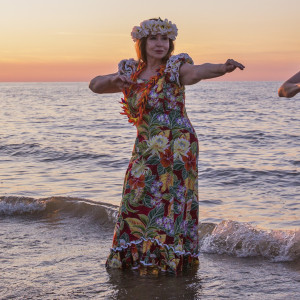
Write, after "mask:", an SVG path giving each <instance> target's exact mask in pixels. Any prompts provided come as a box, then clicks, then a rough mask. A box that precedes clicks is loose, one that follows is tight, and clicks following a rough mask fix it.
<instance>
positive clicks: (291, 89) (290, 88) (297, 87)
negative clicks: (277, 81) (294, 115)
mask: <svg viewBox="0 0 300 300" xmlns="http://www.w3.org/2000/svg"><path fill="white" fill-rule="evenodd" d="M299 92H300V72H298V73H297V74H295V75H294V76H292V77H291V78H290V79H288V80H287V81H286V82H285V83H284V84H283V85H282V86H281V87H280V88H279V90H278V96H279V97H286V98H292V97H294V96H295V95H296V94H298V93H299Z"/></svg>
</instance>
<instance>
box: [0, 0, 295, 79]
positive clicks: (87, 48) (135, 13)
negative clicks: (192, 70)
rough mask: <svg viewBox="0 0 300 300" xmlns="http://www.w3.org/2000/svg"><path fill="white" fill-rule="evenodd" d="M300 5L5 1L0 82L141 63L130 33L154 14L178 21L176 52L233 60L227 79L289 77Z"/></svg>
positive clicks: (270, 1) (201, 59)
mask: <svg viewBox="0 0 300 300" xmlns="http://www.w3.org/2000/svg"><path fill="white" fill-rule="evenodd" d="M299 12H300V1H299V0H210V1H208V0H205V1H202V0H197V1H196V0H182V1H179V0H173V1H169V0H164V1H162V0H151V1H142V0H140V1H137V0H110V1H109V0H51V1H50V0H0V36H1V39H0V81H89V80H90V79H91V78H92V77H94V76H96V75H99V74H106V73H113V72H115V71H116V70H117V64H118V62H119V61H120V60H121V59H123V58H131V57H133V58H135V57H136V56H135V50H134V43H133V41H132V40H131V36H130V32H131V29H132V27H133V26H135V25H139V23H140V22H141V21H142V20H145V19H149V18H152V17H159V16H160V17H161V18H163V19H164V18H168V19H169V20H171V21H172V22H173V23H176V25H177V27H178V29H179V35H178V38H177V39H176V43H175V54H176V53H180V52H186V53H188V54H189V55H190V56H191V57H192V58H193V60H194V62H195V63H196V64H202V63H205V62H211V63H223V62H225V61H226V59H227V58H233V59H236V60H238V61H240V62H242V63H243V64H244V65H245V66H246V69H245V70H244V71H243V72H241V71H236V72H234V73H232V74H227V75H226V76H224V77H222V80H280V81H281V80H285V79H287V78H288V77H290V76H292V75H293V74H294V73H296V72H298V71H299V70H300V38H299V36H300V35H299V28H300V17H299Z"/></svg>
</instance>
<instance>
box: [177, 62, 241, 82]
mask: <svg viewBox="0 0 300 300" xmlns="http://www.w3.org/2000/svg"><path fill="white" fill-rule="evenodd" d="M236 68H239V69H240V70H244V68H245V67H244V66H243V65H242V64H240V63H239V62H237V61H235V60H233V59H228V60H227V61H226V63H225V64H210V63H206V64H203V65H191V64H188V63H185V64H183V65H182V66H181V68H180V70H179V74H180V82H181V84H182V85H191V84H195V83H197V82H199V81H200V80H203V79H210V78H215V77H219V76H223V75H224V74H226V73H230V72H232V71H234V70H235V69H236Z"/></svg>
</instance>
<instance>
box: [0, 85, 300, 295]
mask: <svg viewBox="0 0 300 300" xmlns="http://www.w3.org/2000/svg"><path fill="white" fill-rule="evenodd" d="M280 84H281V83H280V82H215V81H204V82H200V83H198V84H196V85H194V86H188V87H186V108H187V112H188V115H189V118H190V120H191V122H192V124H193V126H194V128H195V130H196V132H197V135H198V138H199V146H200V154H199V208H200V215H199V221H200V226H199V237H200V249H201V254H200V257H199V259H200V266H199V268H198V269H197V270H193V271H191V272H188V273H183V274H180V275H178V276H173V275H168V274H162V275H158V276H154V275H151V276H150V275H142V274H137V273H135V272H134V271H119V270H114V271H112V270H110V271H107V270H106V269H105V261H106V257H107V255H108V253H109V249H110V247H111V242H112V235H113V228H114V223H115V220H116V215H117V209H118V206H119V204H120V201H121V192H122V185H123V179H124V178H123V177H124V175H125V171H126V168H127V165H128V162H129V159H130V156H131V151H132V148H133V143H134V140H135V137H136V130H135V128H134V127H133V126H132V125H131V124H129V123H128V122H127V119H126V117H124V116H122V115H120V114H119V113H120V112H121V106H120V104H119V101H120V98H121V96H122V95H121V94H119V93H117V94H107V95H97V94H93V93H92V92H91V91H90V90H89V89H88V83H87V82H74V83H0V124H1V126H0V228H1V230H0V274H1V275H0V279H1V280H0V298H1V299H186V300H188V299H209V300H210V299H244V298H246V299H272V300H273V299H300V98H299V95H297V96H295V97H294V98H291V99H285V98H279V97H278V96H277V89H278V87H279V86H280Z"/></svg>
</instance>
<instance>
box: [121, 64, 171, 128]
mask: <svg viewBox="0 0 300 300" xmlns="http://www.w3.org/2000/svg"><path fill="white" fill-rule="evenodd" d="M145 67H146V64H145V63H143V62H140V63H139V65H138V67H137V69H136V72H135V73H133V74H132V75H131V77H130V78H131V80H132V81H134V83H133V84H131V85H130V86H129V87H128V88H125V89H124V90H123V93H124V99H123V98H122V101H121V102H120V103H121V104H122V109H123V112H121V115H126V116H127V117H128V122H129V123H133V125H136V126H138V125H139V124H140V123H141V121H142V119H143V113H144V112H145V108H146V104H147V99H148V95H149V93H150V91H151V89H152V88H153V87H154V86H155V84H156V83H157V81H158V80H159V79H160V77H161V76H162V75H163V72H164V70H165V68H166V66H165V65H161V66H160V68H159V69H157V74H156V75H155V76H153V77H151V78H150V80H149V81H148V82H147V83H145V84H142V85H141V88H140V89H138V90H137V92H139V93H140V97H139V99H138V100H137V108H138V112H137V113H136V115H133V112H132V111H131V110H130V108H129V104H128V96H129V95H130V91H131V90H132V89H133V88H134V86H136V85H137V84H138V83H137V79H138V77H139V75H140V74H141V73H142V71H144V69H145Z"/></svg>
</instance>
